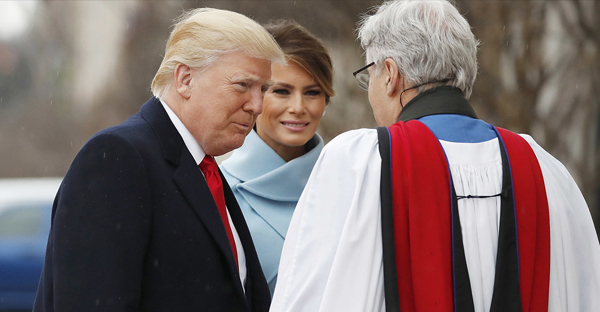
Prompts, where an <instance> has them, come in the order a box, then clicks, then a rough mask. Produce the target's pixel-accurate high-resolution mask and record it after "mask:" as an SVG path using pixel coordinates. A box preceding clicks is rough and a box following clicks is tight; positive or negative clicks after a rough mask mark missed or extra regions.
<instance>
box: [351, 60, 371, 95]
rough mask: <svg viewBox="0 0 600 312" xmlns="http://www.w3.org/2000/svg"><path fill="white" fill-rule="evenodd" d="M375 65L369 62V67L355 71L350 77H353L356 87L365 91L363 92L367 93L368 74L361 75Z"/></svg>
mask: <svg viewBox="0 0 600 312" xmlns="http://www.w3.org/2000/svg"><path fill="white" fill-rule="evenodd" d="M373 65H375V62H371V63H370V64H369V65H367V66H365V67H363V68H361V69H359V70H357V71H355V72H353V73H352V75H353V76H354V78H356V82H357V83H358V86H359V87H360V88H361V89H363V90H365V91H369V78H370V76H369V73H368V72H366V73H363V71H365V70H367V68H369V67H371V66H373Z"/></svg>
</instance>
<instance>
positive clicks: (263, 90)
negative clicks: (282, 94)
mask: <svg viewBox="0 0 600 312" xmlns="http://www.w3.org/2000/svg"><path fill="white" fill-rule="evenodd" d="M267 91H269V87H267V86H263V87H262V88H260V92H262V93H265V92H267Z"/></svg>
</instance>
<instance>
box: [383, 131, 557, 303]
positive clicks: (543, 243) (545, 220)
mask: <svg viewBox="0 0 600 312" xmlns="http://www.w3.org/2000/svg"><path fill="white" fill-rule="evenodd" d="M388 129H389V134H390V137H391V139H390V141H391V151H390V152H391V159H392V161H391V177H392V179H391V184H392V190H391V191H392V194H393V195H392V203H393V222H394V224H393V229H394V244H395V256H396V269H397V270H396V272H397V280H398V293H399V302H400V311H402V312H409V311H453V310H454V296H453V293H454V290H453V289H454V287H453V285H454V281H453V273H452V261H453V256H452V253H453V250H452V219H451V209H450V207H451V189H450V185H451V183H450V175H449V168H448V163H447V160H446V156H445V154H444V151H443V149H442V148H441V145H440V143H439V141H438V140H437V138H436V137H435V135H434V134H433V133H432V132H431V131H430V130H429V128H427V126H425V125H424V124H423V123H421V122H419V121H416V120H413V121H409V122H406V123H404V122H402V121H400V122H398V123H396V124H394V125H392V126H391V127H389V128H388ZM497 130H498V133H499V134H500V137H501V139H502V141H503V142H504V145H505V148H506V151H507V154H508V158H509V161H510V169H511V172H512V173H514V174H513V175H512V183H513V189H514V202H515V212H516V218H517V235H518V259H519V285H520V292H521V305H522V311H548V289H549V275H550V225H549V215H548V203H547V199H546V192H545V187H544V181H543V177H542V173H541V169H540V167H539V164H538V162H537V158H536V156H535V154H534V153H533V150H532V149H531V147H530V146H529V144H528V143H527V142H526V141H525V140H524V139H523V138H521V137H520V136H519V135H517V134H515V133H512V132H510V131H507V130H504V129H500V128H498V129H497ZM380 144H381V142H380Z"/></svg>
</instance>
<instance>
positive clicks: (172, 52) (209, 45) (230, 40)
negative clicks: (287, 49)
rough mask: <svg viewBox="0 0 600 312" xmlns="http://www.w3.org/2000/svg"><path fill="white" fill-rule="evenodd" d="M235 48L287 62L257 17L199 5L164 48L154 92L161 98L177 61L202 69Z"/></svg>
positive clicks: (179, 23) (183, 19)
mask: <svg viewBox="0 0 600 312" xmlns="http://www.w3.org/2000/svg"><path fill="white" fill-rule="evenodd" d="M233 51H244V52H245V53H247V54H248V55H249V56H251V57H254V58H259V59H265V60H269V61H271V62H274V63H285V61H286V60H285V55H284V54H283V51H281V49H280V48H279V45H278V44H277V42H275V39H273V36H271V34H269V33H268V32H267V30H266V29H264V28H263V27H262V26H261V25H260V24H258V23H257V22H255V21H254V20H252V19H250V18H248V17H246V16H244V15H242V14H239V13H236V12H231V11H227V10H218V9H212V8H199V9H195V10H191V11H188V12H185V13H183V14H182V15H181V16H180V17H179V19H178V21H177V23H176V24H175V27H174V29H173V31H172V32H171V35H170V36H169V40H168V42H167V47H166V50H165V56H164V58H163V61H162V63H161V64H160V67H159V69H158V71H157V73H156V75H155V76H154V80H153V81H152V93H153V94H154V96H156V97H158V98H160V97H161V96H162V95H163V93H164V92H165V91H166V89H168V87H169V85H170V84H171V82H172V81H173V73H174V71H175V67H176V66H177V64H185V65H187V66H190V67H193V68H197V69H200V70H203V69H206V68H208V67H209V66H211V65H212V64H213V63H214V62H215V60H216V59H217V58H218V57H219V56H221V55H223V54H225V53H227V52H233Z"/></svg>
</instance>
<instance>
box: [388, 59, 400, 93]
mask: <svg viewBox="0 0 600 312" xmlns="http://www.w3.org/2000/svg"><path fill="white" fill-rule="evenodd" d="M383 74H384V75H386V76H387V78H386V84H387V88H386V90H387V95H388V96H389V97H393V96H394V94H396V93H398V91H399V90H400V88H401V87H400V81H401V80H402V79H401V78H402V77H401V76H400V72H399V71H398V65H397V64H396V61H394V60H393V59H391V58H387V59H385V61H384V62H383Z"/></svg>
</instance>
